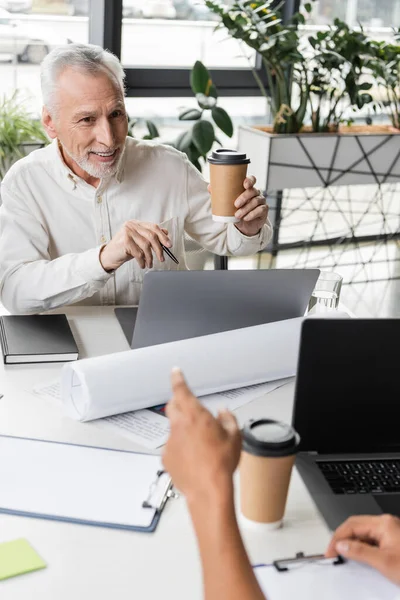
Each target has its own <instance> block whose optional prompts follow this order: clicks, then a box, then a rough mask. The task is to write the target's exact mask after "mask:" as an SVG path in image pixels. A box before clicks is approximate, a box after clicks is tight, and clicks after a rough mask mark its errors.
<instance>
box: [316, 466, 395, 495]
mask: <svg viewBox="0 0 400 600" xmlns="http://www.w3.org/2000/svg"><path fill="white" fill-rule="evenodd" d="M317 465H318V467H319V468H320V469H321V471H322V473H323V475H324V477H325V479H326V480H327V481H328V483H329V485H330V487H331V489H332V491H333V492H334V493H335V494H382V493H392V492H400V460H380V461H376V462H375V461H346V462H342V461H340V462H339V461H333V462H329V461H318V462H317Z"/></svg>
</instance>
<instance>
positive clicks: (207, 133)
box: [173, 61, 233, 171]
mask: <svg viewBox="0 0 400 600" xmlns="http://www.w3.org/2000/svg"><path fill="white" fill-rule="evenodd" d="M190 85H191V88H192V91H193V93H194V94H195V96H196V100H197V104H198V108H187V109H184V110H183V111H182V112H181V114H180V115H179V120H180V121H194V124H193V125H192V126H191V127H190V128H189V129H188V130H187V131H185V132H184V133H182V134H181V135H180V136H179V137H178V139H177V140H175V142H174V143H173V146H175V148H177V149H178V150H181V151H182V152H185V153H186V154H187V156H188V158H189V160H190V161H191V162H192V163H193V164H194V166H195V167H197V168H198V169H199V171H201V169H202V165H201V162H200V159H202V160H203V161H205V160H206V156H207V154H208V153H209V151H210V150H211V148H212V146H213V145H214V143H215V142H217V143H218V144H221V143H220V142H219V140H218V138H217V136H216V133H215V128H214V124H215V125H216V126H217V127H218V128H219V129H220V130H221V131H222V132H223V133H224V134H225V135H227V136H228V137H232V135H233V123H232V120H231V118H230V116H229V115H228V113H227V112H226V110H224V109H223V108H221V107H220V106H218V91H217V88H216V87H215V85H214V84H213V82H212V79H211V75H210V73H209V71H208V69H207V68H206V67H205V66H204V65H203V63H201V62H200V61H197V62H196V63H195V65H194V67H193V69H192V71H191V74H190ZM208 114H209V115H210V117H211V119H210V120H208V119H205V118H204V116H205V115H208Z"/></svg>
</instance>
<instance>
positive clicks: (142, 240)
mask: <svg viewBox="0 0 400 600" xmlns="http://www.w3.org/2000/svg"><path fill="white" fill-rule="evenodd" d="M171 246H172V243H171V240H170V239H169V237H168V231H167V230H166V229H163V228H161V227H159V226H158V225H156V224H155V223H145V222H143V221H135V220H131V221H127V222H126V223H124V225H123V226H122V228H121V229H120V230H119V231H118V233H116V234H115V236H114V237H113V238H112V239H111V240H110V241H109V242H108V244H105V245H104V246H103V247H102V248H101V250H100V263H101V265H102V267H103V269H104V270H105V271H114V270H115V269H118V267H120V266H121V265H123V264H124V263H125V262H127V261H128V260H131V259H132V258H134V259H136V261H137V263H138V265H139V266H140V268H141V269H145V268H148V269H151V268H152V267H153V253H154V254H155V255H156V256H157V258H158V260H159V261H160V262H164V261H165V257H164V251H165V253H166V254H168V256H170V254H172V253H170V251H169V250H168V249H169V248H171ZM170 258H172V257H171V256H170ZM174 259H175V261H176V258H175V257H174V258H173V259H172V260H174Z"/></svg>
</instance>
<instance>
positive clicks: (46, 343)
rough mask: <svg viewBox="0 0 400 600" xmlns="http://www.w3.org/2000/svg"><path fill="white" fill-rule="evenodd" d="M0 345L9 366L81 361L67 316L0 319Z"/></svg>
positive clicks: (20, 316) (30, 316)
mask: <svg viewBox="0 0 400 600" xmlns="http://www.w3.org/2000/svg"><path fill="white" fill-rule="evenodd" d="M0 342H1V347H2V351H3V359H4V362H5V363H6V364H18V363H36V362H64V361H71V360H76V359H77V358H78V347H77V345H76V343H75V340H74V336H73V335H72V331H71V328H70V326H69V323H68V319H67V317H66V315H64V314H60V315H28V316H22V315H18V316H14V315H12V316H11V315H6V316H3V317H0Z"/></svg>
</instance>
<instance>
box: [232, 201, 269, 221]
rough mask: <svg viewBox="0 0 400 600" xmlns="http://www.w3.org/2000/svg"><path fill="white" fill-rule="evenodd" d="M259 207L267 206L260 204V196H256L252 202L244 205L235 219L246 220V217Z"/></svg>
mask: <svg viewBox="0 0 400 600" xmlns="http://www.w3.org/2000/svg"><path fill="white" fill-rule="evenodd" d="M257 206H265V205H264V204H262V203H261V202H260V196H256V197H255V198H253V199H252V200H249V201H248V202H246V204H244V205H243V206H242V207H241V208H240V210H237V211H236V212H235V217H236V218H237V219H244V218H245V217H246V215H248V214H249V213H250V212H251V211H253V210H254V209H255V208H257Z"/></svg>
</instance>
